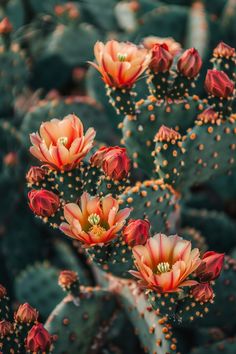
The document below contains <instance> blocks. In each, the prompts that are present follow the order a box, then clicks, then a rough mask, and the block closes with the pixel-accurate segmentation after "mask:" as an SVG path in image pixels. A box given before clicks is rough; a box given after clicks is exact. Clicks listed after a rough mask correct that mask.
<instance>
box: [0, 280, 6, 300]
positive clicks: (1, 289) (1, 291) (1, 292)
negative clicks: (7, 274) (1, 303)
mask: <svg viewBox="0 0 236 354" xmlns="http://www.w3.org/2000/svg"><path fill="white" fill-rule="evenodd" d="M6 295H7V290H6V288H5V287H4V286H3V285H2V284H0V299H3V298H4V297H5V296H6Z"/></svg>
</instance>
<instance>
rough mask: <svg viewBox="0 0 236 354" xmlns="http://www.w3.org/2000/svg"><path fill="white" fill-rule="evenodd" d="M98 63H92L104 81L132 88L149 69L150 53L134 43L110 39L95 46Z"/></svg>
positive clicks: (120, 86) (115, 85)
mask: <svg viewBox="0 0 236 354" xmlns="http://www.w3.org/2000/svg"><path fill="white" fill-rule="evenodd" d="M94 55H95V58H96V61H97V64H95V63H91V62H90V64H91V65H93V66H94V67H95V68H96V69H97V70H98V71H99V72H100V73H101V75H102V79H103V81H104V82H105V83H106V84H107V85H109V86H114V87H117V88H130V87H132V86H133V84H134V83H135V81H136V80H137V79H138V77H139V76H140V75H141V74H142V73H143V72H144V71H145V70H146V69H147V67H148V64H149V61H150V57H151V55H150V53H149V52H148V50H147V49H144V48H139V47H137V46H136V45H135V44H133V43H128V42H127V43H126V42H117V41H115V40H111V41H108V42H107V43H106V44H104V43H102V42H97V43H96V44H95V46H94Z"/></svg>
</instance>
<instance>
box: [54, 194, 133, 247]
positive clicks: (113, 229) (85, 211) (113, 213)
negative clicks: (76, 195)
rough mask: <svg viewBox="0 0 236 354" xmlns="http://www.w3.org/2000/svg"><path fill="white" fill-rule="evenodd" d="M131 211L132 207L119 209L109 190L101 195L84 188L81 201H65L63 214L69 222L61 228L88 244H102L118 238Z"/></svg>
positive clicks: (88, 245) (68, 234) (89, 245)
mask: <svg viewBox="0 0 236 354" xmlns="http://www.w3.org/2000/svg"><path fill="white" fill-rule="evenodd" d="M130 211H131V210H130V209H129V208H125V209H122V210H120V211H119V204H118V201H117V200H116V199H114V198H112V196H111V195H110V194H109V195H107V196H105V197H104V198H102V199H100V198H99V197H91V196H90V195H89V194H88V193H86V192H84V193H83V194H82V196H81V199H80V205H77V204H74V203H69V204H66V205H65V207H64V216H65V219H66V221H67V223H62V224H61V226H60V229H61V230H62V231H63V232H64V233H65V234H66V235H67V236H70V237H72V238H75V239H77V240H79V241H81V242H82V243H83V244H84V245H85V246H86V247H91V246H94V245H103V244H104V243H107V242H110V241H111V240H113V239H114V238H116V235H117V233H118V232H119V231H120V230H121V229H122V228H123V226H124V224H125V220H126V218H127V217H128V216H129V214H130Z"/></svg>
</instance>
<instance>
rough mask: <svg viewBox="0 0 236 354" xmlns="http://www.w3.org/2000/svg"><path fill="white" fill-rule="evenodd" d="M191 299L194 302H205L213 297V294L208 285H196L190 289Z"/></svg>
mask: <svg viewBox="0 0 236 354" xmlns="http://www.w3.org/2000/svg"><path fill="white" fill-rule="evenodd" d="M192 294H193V297H194V298H195V300H196V301H200V302H207V301H209V300H211V299H213V297H214V292H213V289H212V287H211V285H210V284H209V283H201V284H197V285H195V286H194V287H193V289H192Z"/></svg>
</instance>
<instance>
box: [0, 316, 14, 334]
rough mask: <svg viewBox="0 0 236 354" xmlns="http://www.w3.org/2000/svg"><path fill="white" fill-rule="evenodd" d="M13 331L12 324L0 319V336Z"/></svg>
mask: <svg viewBox="0 0 236 354" xmlns="http://www.w3.org/2000/svg"><path fill="white" fill-rule="evenodd" d="M12 331H13V325H12V324H11V322H8V321H6V320H2V321H0V338H3V337H6V336H7V335H8V334H10V333H11V332H12Z"/></svg>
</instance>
